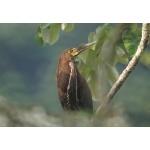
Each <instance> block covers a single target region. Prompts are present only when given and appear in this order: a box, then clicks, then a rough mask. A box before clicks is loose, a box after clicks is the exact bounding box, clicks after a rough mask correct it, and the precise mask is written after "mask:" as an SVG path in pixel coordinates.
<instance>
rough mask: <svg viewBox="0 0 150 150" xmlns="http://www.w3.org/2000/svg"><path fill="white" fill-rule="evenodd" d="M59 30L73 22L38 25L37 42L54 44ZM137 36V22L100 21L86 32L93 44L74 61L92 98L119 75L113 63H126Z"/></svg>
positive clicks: (132, 53)
mask: <svg viewBox="0 0 150 150" xmlns="http://www.w3.org/2000/svg"><path fill="white" fill-rule="evenodd" d="M60 29H62V30H63V31H71V30H72V29H73V24H58V23H54V24H41V25H40V26H39V27H38V29H37V34H36V39H37V41H38V43H39V44H41V45H44V44H45V43H49V44H51V45H52V44H54V43H55V42H56V41H57V40H58V38H59V30H60ZM140 38H141V28H140V27H139V26H138V25H137V24H116V25H111V24H104V25H102V26H99V27H97V29H96V30H95V31H93V32H91V33H89V36H88V42H93V41H96V42H97V43H96V45H95V46H92V47H91V48H90V50H87V51H85V52H83V53H81V54H80V55H79V56H78V59H76V61H77V64H78V67H79V69H80V72H81V74H83V76H84V77H85V79H86V80H87V82H88V84H89V86H90V89H91V92H92V96H93V99H94V100H101V99H102V98H103V95H105V94H104V93H105V90H104V89H107V84H108V83H109V84H110V85H111V86H112V85H113V84H114V83H115V81H116V80H117V78H118V76H119V73H118V71H117V68H116V64H117V63H123V64H127V63H128V60H129V58H130V57H132V56H133V55H134V53H135V52H136V49H137V46H138V44H139V41H140ZM107 82H108V83H107Z"/></svg>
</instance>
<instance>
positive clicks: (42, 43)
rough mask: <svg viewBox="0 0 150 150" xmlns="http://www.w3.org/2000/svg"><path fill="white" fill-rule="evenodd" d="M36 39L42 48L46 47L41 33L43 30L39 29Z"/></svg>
mask: <svg viewBox="0 0 150 150" xmlns="http://www.w3.org/2000/svg"><path fill="white" fill-rule="evenodd" d="M35 39H36V41H37V42H38V43H39V44H40V45H42V46H43V45H44V41H43V38H42V33H41V28H40V27H38V29H37V32H36V35H35Z"/></svg>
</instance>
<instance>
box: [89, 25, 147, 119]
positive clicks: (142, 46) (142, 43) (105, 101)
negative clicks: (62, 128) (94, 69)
mask: <svg viewBox="0 0 150 150" xmlns="http://www.w3.org/2000/svg"><path fill="white" fill-rule="evenodd" d="M148 38H149V33H148V24H147V23H143V25H142V37H141V41H140V43H139V46H138V48H137V51H136V53H135V55H134V56H133V57H132V59H131V61H130V62H129V63H128V65H127V67H126V68H125V69H124V70H123V72H122V73H121V75H120V76H119V78H118V80H117V81H116V83H115V84H114V85H113V86H112V88H111V89H110V91H109V93H108V94H107V96H106V97H105V98H104V99H103V101H102V102H101V105H100V106H99V108H98V109H97V111H96V113H95V115H94V117H93V118H92V120H91V121H93V120H94V118H96V117H97V116H99V115H100V114H101V113H102V112H103V111H104V110H105V109H106V107H107V106H108V104H109V103H110V102H111V100H112V99H113V97H114V95H115V94H116V93H117V91H118V90H119V89H120V87H121V86H122V85H123V83H124V81H125V80H126V78H127V77H128V76H129V74H130V73H131V72H132V70H133V69H134V68H135V66H136V64H137V63H138V61H139V59H140V56H141V55H142V53H143V51H144V49H145V47H146V46H147V43H148Z"/></svg>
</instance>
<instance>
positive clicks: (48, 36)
mask: <svg viewBox="0 0 150 150" xmlns="http://www.w3.org/2000/svg"><path fill="white" fill-rule="evenodd" d="M60 26H61V24H59V23H53V24H51V25H50V28H49V29H47V28H45V29H42V30H41V33H42V38H43V40H44V42H45V43H49V44H51V45H53V44H54V43H55V42H56V41H57V40H58V39H59V30H60Z"/></svg>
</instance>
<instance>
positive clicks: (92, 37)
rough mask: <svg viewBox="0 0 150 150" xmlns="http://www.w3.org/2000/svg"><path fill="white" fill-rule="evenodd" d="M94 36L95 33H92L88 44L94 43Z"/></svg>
mask: <svg viewBox="0 0 150 150" xmlns="http://www.w3.org/2000/svg"><path fill="white" fill-rule="evenodd" d="M94 36H95V32H91V33H90V34H89V35H88V42H89V43H90V42H93V41H94Z"/></svg>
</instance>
